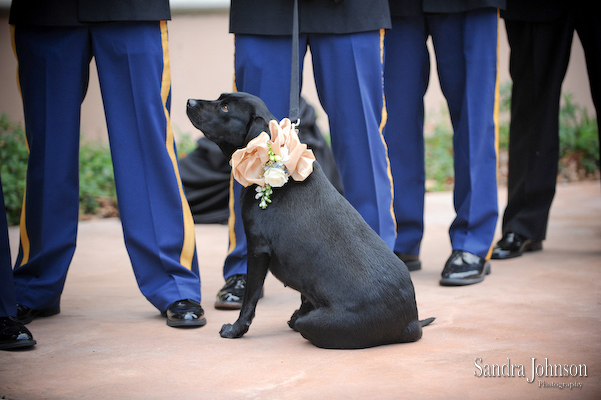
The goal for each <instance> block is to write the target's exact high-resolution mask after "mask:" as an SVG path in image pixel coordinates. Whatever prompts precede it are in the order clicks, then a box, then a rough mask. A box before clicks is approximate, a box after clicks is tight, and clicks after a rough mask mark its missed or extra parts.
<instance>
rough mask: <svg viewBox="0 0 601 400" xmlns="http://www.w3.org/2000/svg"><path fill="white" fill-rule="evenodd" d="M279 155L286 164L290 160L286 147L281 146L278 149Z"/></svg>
mask: <svg viewBox="0 0 601 400" xmlns="http://www.w3.org/2000/svg"><path fill="white" fill-rule="evenodd" d="M280 154H281V155H282V161H283V162H286V161H288V159H289V158H290V152H289V151H288V147H286V146H282V147H280Z"/></svg>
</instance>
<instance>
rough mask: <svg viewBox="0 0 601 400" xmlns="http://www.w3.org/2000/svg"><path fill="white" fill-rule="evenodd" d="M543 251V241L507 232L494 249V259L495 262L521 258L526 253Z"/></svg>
mask: <svg viewBox="0 0 601 400" xmlns="http://www.w3.org/2000/svg"><path fill="white" fill-rule="evenodd" d="M542 249H543V242H542V241H535V240H530V239H526V238H525V237H523V236H521V235H518V234H517V233H515V232H507V233H506V234H505V235H503V238H502V239H501V240H499V241H498V242H497V244H496V245H495V247H494V249H492V257H491V258H493V259H495V260H505V259H507V258H513V257H519V256H521V255H522V254H523V253H524V252H526V251H537V250H542Z"/></svg>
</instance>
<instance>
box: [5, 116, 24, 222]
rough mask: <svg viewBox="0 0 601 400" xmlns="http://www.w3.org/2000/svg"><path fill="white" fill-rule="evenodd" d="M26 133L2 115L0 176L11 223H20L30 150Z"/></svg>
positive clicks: (7, 213)
mask: <svg viewBox="0 0 601 400" xmlns="http://www.w3.org/2000/svg"><path fill="white" fill-rule="evenodd" d="M25 143H26V142H25V133H24V132H23V129H22V128H21V127H20V126H19V125H18V124H16V123H14V122H11V121H10V119H9V118H8V116H7V115H6V114H2V115H1V116H0V176H2V190H3V192H4V202H5V205H6V215H7V219H8V224H9V225H17V224H19V216H20V214H21V204H22V202H23V191H24V190H25V177H26V174H27V159H28V157H29V152H28V151H27V145H26V144H25Z"/></svg>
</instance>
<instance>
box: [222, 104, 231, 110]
mask: <svg viewBox="0 0 601 400" xmlns="http://www.w3.org/2000/svg"><path fill="white" fill-rule="evenodd" d="M221 111H223V112H228V111H229V108H228V107H227V104H224V105H222V106H221Z"/></svg>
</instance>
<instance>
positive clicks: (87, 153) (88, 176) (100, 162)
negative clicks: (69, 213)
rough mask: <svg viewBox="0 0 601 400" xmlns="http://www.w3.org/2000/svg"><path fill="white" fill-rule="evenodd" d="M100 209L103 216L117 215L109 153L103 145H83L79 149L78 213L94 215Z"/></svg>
mask: <svg viewBox="0 0 601 400" xmlns="http://www.w3.org/2000/svg"><path fill="white" fill-rule="evenodd" d="M101 207H103V208H105V209H104V210H103V212H102V215H103V216H107V217H108V216H114V215H116V214H117V211H116V210H117V195H116V193H115V178H114V176H113V162H112V159H111V152H110V149H109V146H108V145H107V144H104V143H98V142H90V143H83V144H82V145H81V146H80V148H79V212H80V214H83V215H87V214H96V213H97V212H98V210H99V208H101Z"/></svg>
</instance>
